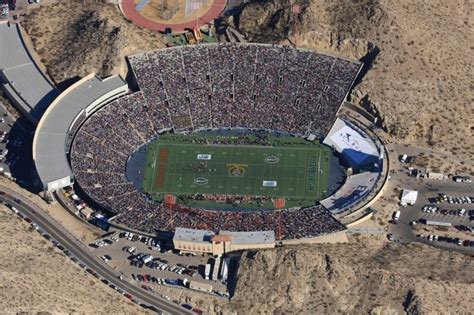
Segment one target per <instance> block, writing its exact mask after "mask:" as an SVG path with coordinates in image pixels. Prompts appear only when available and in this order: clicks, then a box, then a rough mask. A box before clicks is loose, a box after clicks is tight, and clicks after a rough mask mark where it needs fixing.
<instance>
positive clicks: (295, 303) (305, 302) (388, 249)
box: [224, 237, 474, 314]
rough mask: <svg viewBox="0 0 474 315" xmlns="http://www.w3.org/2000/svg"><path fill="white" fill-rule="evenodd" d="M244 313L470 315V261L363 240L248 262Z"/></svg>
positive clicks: (234, 308) (239, 306)
mask: <svg viewBox="0 0 474 315" xmlns="http://www.w3.org/2000/svg"><path fill="white" fill-rule="evenodd" d="M242 257H243V258H242V261H241V265H240V269H239V272H238V280H237V287H236V291H235V293H236V295H235V298H234V299H233V300H232V301H231V303H230V304H229V305H227V306H225V310H224V313H227V311H229V312H232V313H238V314H255V313H261V314H262V313H263V314H288V313H293V314H336V313H345V314H403V313H404V312H407V313H408V314H430V313H431V314H433V313H438V314H455V313H456V314H468V313H469V312H471V311H472V301H473V298H474V295H473V292H474V261H473V259H472V257H469V256H464V255H461V254H457V253H448V252H443V251H440V250H436V249H433V248H430V247H428V246H424V245H421V244H410V245H405V246H400V245H398V244H396V243H386V242H384V241H382V240H375V239H374V237H371V238H367V237H358V238H356V239H354V240H353V242H351V243H349V244H340V245H312V246H304V247H303V246H295V247H285V248H281V249H277V250H268V251H259V252H257V253H255V252H246V253H244V254H243V256H242Z"/></svg>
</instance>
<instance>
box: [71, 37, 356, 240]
mask: <svg viewBox="0 0 474 315" xmlns="http://www.w3.org/2000/svg"><path fill="white" fill-rule="evenodd" d="M128 60H129V62H130V65H131V67H132V70H133V73H134V75H135V78H136V80H137V84H138V87H139V89H140V91H138V92H135V93H132V94H129V95H127V96H124V97H121V98H119V99H117V100H115V101H113V102H111V103H109V104H107V105H105V106H103V107H102V108H101V109H99V110H98V111H97V112H95V113H94V114H93V115H91V116H90V117H89V118H88V119H87V120H86V121H85V122H84V124H83V125H82V126H81V128H80V129H79V130H78V131H77V133H76V136H75V139H74V141H73V144H72V149H71V151H70V162H71V166H72V169H73V172H74V174H75V180H76V182H77V184H79V186H80V187H81V189H82V190H83V191H84V192H85V193H86V194H88V195H89V196H90V197H91V198H92V199H93V200H95V201H96V202H97V203H99V204H101V205H102V206H104V207H105V208H106V209H108V210H109V211H112V212H113V213H116V214H119V215H118V216H117V218H116V221H117V222H118V223H122V224H125V225H127V226H129V227H131V228H135V229H138V230H142V231H146V232H156V231H174V229H175V228H176V227H185V228H194V229H206V230H213V231H219V230H231V231H261V230H273V231H275V234H276V238H277V239H279V240H283V239H294V238H304V237H314V236H318V235H322V234H327V233H332V232H337V231H340V230H342V229H344V226H343V225H342V224H340V223H339V222H338V221H337V220H336V219H334V218H333V217H332V216H331V214H330V213H329V212H328V210H327V209H325V208H324V207H323V206H321V205H314V206H310V207H306V208H288V209H266V210H256V211H217V210H209V209H203V208H197V207H189V206H185V205H179V204H173V205H170V204H164V203H159V202H156V201H153V200H152V199H151V198H150V197H149V196H147V195H146V194H145V193H143V192H142V191H139V190H137V189H136V187H135V186H134V185H133V183H131V182H130V181H129V179H127V177H126V170H125V168H126V164H127V160H128V159H129V157H130V156H131V155H132V154H133V153H134V152H135V151H136V150H137V148H139V147H141V146H142V145H144V144H147V143H148V142H150V141H151V140H155V139H158V138H159V135H160V134H161V133H163V132H165V131H170V130H172V131H173V132H181V131H185V132H192V131H199V130H209V129H229V128H240V129H241V128H244V129H248V130H262V129H264V130H268V131H278V132H283V133H288V134H292V135H298V136H316V137H317V138H319V139H322V138H323V137H324V136H325V135H326V134H327V132H328V131H329V129H330V128H331V126H332V124H333V123H334V121H335V119H336V113H337V111H338V109H339V107H340V106H341V104H342V102H343V100H344V98H345V97H346V95H347V93H348V91H349V89H350V88H351V86H352V84H353V82H354V80H355V77H356V76H357V74H358V72H359V70H360V67H361V64H360V63H358V62H353V61H349V60H346V59H340V58H336V57H332V56H328V55H324V54H318V53H314V52H310V51H306V50H298V49H293V48H289V47H285V46H271V45H261V44H210V45H198V46H185V47H178V48H170V49H162V50H156V51H151V52H145V53H141V54H138V55H133V56H131V57H129V58H128Z"/></svg>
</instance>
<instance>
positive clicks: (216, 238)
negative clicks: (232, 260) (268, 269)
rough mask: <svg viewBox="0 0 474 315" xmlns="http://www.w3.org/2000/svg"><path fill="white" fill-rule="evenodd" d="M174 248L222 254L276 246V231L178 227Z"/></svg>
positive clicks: (216, 254)
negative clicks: (236, 230) (217, 231)
mask: <svg viewBox="0 0 474 315" xmlns="http://www.w3.org/2000/svg"><path fill="white" fill-rule="evenodd" d="M173 245H174V248H175V249H177V250H180V251H183V252H199V253H209V254H212V255H214V256H222V255H224V254H225V253H229V252H233V251H239V250H248V249H250V250H252V249H264V248H274V247H275V232H273V231H258V232H230V231H221V232H220V233H219V234H217V235H216V234H215V233H214V232H212V231H207V230H195V229H187V228H176V230H175V233H174V236H173Z"/></svg>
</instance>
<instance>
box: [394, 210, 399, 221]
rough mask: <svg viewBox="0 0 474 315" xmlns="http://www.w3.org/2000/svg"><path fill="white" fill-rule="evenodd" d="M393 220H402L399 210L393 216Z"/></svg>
mask: <svg viewBox="0 0 474 315" xmlns="http://www.w3.org/2000/svg"><path fill="white" fill-rule="evenodd" d="M393 219H394V220H395V221H398V219H400V210H398V211H397V212H395V214H394V215H393Z"/></svg>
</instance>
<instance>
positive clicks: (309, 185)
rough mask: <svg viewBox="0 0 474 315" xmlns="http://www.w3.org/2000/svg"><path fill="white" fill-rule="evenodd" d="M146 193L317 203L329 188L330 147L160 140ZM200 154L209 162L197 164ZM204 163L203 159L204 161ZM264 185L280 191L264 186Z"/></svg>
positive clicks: (152, 153) (152, 148)
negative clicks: (248, 197) (267, 182)
mask: <svg viewBox="0 0 474 315" xmlns="http://www.w3.org/2000/svg"><path fill="white" fill-rule="evenodd" d="M148 148H149V149H148V154H147V163H146V168H145V174H144V175H145V176H144V181H143V190H144V191H145V192H148V193H150V195H152V196H158V195H163V194H165V193H171V194H174V195H177V196H179V195H189V194H194V193H208V194H218V195H252V196H271V197H282V198H286V199H288V198H296V199H305V200H313V201H314V200H318V199H320V198H321V197H322V196H323V195H324V191H325V190H326V189H327V187H328V177H329V158H330V154H331V150H330V148H328V147H326V146H324V145H321V144H311V145H298V144H293V145H284V146H257V145H255V146H254V145H234V144H232V145H220V144H219V145H214V144H195V143H191V142H182V141H181V142H180V141H170V140H157V141H155V142H154V143H151V144H150V145H149V147H148ZM199 154H205V155H210V160H202V159H201V160H200V159H198V155H199ZM201 158H202V157H201ZM264 181H273V182H276V187H264V185H263V183H264Z"/></svg>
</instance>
